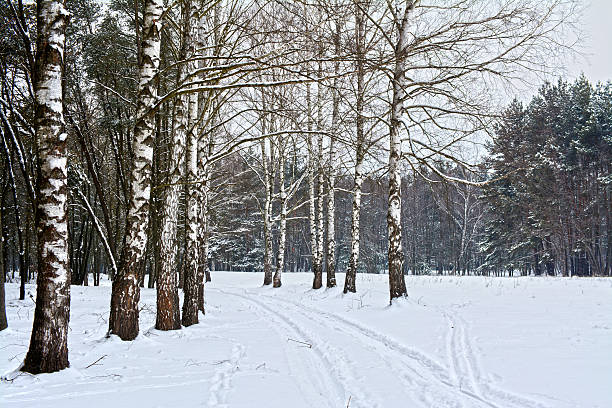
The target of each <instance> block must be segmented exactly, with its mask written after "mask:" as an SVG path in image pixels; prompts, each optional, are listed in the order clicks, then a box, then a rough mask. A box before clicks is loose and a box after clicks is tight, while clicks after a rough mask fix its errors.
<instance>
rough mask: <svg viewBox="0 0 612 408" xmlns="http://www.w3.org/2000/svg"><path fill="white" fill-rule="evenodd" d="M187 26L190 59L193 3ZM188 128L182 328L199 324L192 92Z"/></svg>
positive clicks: (194, 30)
mask: <svg viewBox="0 0 612 408" xmlns="http://www.w3.org/2000/svg"><path fill="white" fill-rule="evenodd" d="M186 8H187V9H188V10H187V11H188V20H187V21H188V24H187V26H186V27H185V31H186V35H185V37H186V38H185V43H186V45H187V47H188V54H187V56H188V57H190V58H192V57H194V56H195V53H196V39H197V36H198V24H199V18H198V8H197V2H196V1H195V0H191V1H189V2H188V3H187V6H186ZM196 69H197V63H196V62H195V61H190V62H189V63H188V64H187V72H194V71H195V70H196ZM188 118H189V120H188V126H187V148H186V161H187V162H186V164H187V172H186V176H187V177H186V186H187V194H186V201H187V202H186V221H185V222H186V226H187V230H186V231H185V239H186V240H187V245H186V251H185V262H184V264H185V299H184V301H183V319H182V321H183V325H185V326H190V325H192V324H196V323H198V294H199V293H198V291H199V289H200V285H199V282H198V264H199V262H198V258H199V251H198V195H199V194H198V189H199V187H198V186H197V185H196V184H195V183H196V181H197V177H198V134H197V132H196V123H197V120H198V95H197V93H196V92H192V93H190V94H189V95H188Z"/></svg>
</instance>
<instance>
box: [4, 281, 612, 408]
mask: <svg viewBox="0 0 612 408" xmlns="http://www.w3.org/2000/svg"><path fill="white" fill-rule="evenodd" d="M385 278H386V277H384V276H368V275H366V276H361V277H360V279H359V281H358V285H359V286H358V290H359V291H360V292H359V293H358V294H356V295H342V293H341V290H340V289H339V288H336V289H332V290H319V291H312V290H309V289H308V287H309V283H310V279H311V275H310V274H286V275H285V285H284V286H283V287H282V288H281V289H272V288H262V287H260V286H259V285H260V280H261V275H260V274H238V273H216V274H215V276H214V279H215V281H214V282H213V284H211V285H209V286H208V287H207V294H206V296H207V307H208V312H207V315H206V317H204V318H203V319H202V322H201V323H200V324H199V325H197V326H192V327H190V328H188V329H183V330H180V331H175V332H159V331H156V330H154V329H153V328H152V327H153V325H154V321H155V315H154V312H155V291H154V290H147V289H145V290H143V294H142V302H141V308H142V311H141V335H140V336H139V337H138V338H137V339H136V340H135V341H134V342H131V343H124V342H121V341H119V340H118V339H116V338H110V339H107V338H105V336H104V334H105V331H106V318H107V314H108V302H109V289H110V288H109V287H101V288H94V287H87V288H82V287H73V300H72V314H71V324H70V326H71V331H70V337H69V347H70V361H71V367H70V368H69V369H67V370H64V371H62V372H60V373H57V374H52V375H41V376H37V377H31V376H28V375H21V376H18V377H16V376H17V375H18V373H17V372H15V371H13V370H14V369H15V368H16V367H18V365H19V363H20V361H21V360H22V359H23V356H24V352H25V350H26V349H27V342H28V339H29V330H30V325H31V318H32V315H33V302H32V300H31V299H28V300H26V301H21V302H20V301H18V300H16V299H15V298H16V295H17V293H18V288H17V286H15V285H11V284H9V285H7V289H8V294H7V295H8V296H7V298H8V300H9V304H8V308H7V309H8V314H9V319H10V322H9V324H10V328H9V329H8V330H5V331H3V332H1V333H0V372H1V373H2V374H4V375H5V378H6V379H5V380H4V381H3V382H2V383H1V384H0V406H2V407H13V406H15V407H17V406H19V407H36V406H41V405H42V404H43V403H44V404H46V405H48V406H62V407H72V406H74V407H76V406H79V407H82V406H83V405H85V406H88V408H90V407H96V406H108V405H111V406H112V405H115V406H118V407H122V406H128V405H134V404H136V405H137V406H148V407H149V406H151V407H167V406H182V407H346V406H347V404H349V406H350V407H354V408H355V407H368V408H370V407H381V408H387V407H465V408H471V407H474V408H480V407H483V408H487V407H497V408H523V407H525V408H536V407H542V408H544V407H551V408H557V407H559V408H564V407H608V406H612V395H609V392H608V391H609V384H610V382H611V380H612V353H610V351H609V350H611V349H612V281H610V280H605V279H601V280H594V279H593V280H586V279H585V280H564V279H530V278H525V279H485V278H434V277H419V278H413V277H409V278H408V281H407V284H408V286H409V293H410V299H407V300H404V301H402V302H399V304H395V305H394V306H392V307H388V306H387V304H386V303H387V302H386V293H387V292H386V284H385ZM340 279H342V277H340ZM340 281H341V280H340ZM29 290H30V291H32V292H34V287H31V288H29ZM98 359H100V360H99V361H97V360H98ZM92 363H94V364H93V365H92ZM349 400H350V402H349Z"/></svg>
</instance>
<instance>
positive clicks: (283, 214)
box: [273, 138, 288, 288]
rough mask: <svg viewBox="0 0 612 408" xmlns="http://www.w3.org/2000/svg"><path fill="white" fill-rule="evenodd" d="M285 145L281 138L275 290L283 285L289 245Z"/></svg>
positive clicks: (279, 149)
mask: <svg viewBox="0 0 612 408" xmlns="http://www.w3.org/2000/svg"><path fill="white" fill-rule="evenodd" d="M284 146H285V145H284V143H283V141H282V140H281V139H280V138H279V148H278V172H279V173H278V184H279V196H280V202H281V208H280V225H279V237H278V256H277V258H276V272H275V273H274V283H273V286H274V287H275V288H280V287H281V285H282V281H281V277H282V273H283V270H284V269H285V247H286V244H287V201H288V199H287V189H286V188H285V149H284Z"/></svg>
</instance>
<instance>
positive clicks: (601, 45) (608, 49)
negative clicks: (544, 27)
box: [568, 0, 612, 82]
mask: <svg viewBox="0 0 612 408" xmlns="http://www.w3.org/2000/svg"><path fill="white" fill-rule="evenodd" d="M584 1H585V2H587V3H589V6H588V7H587V9H586V10H585V15H584V20H583V21H584V27H583V28H584V32H585V34H586V36H587V37H588V38H586V39H585V43H584V45H585V52H586V54H587V56H586V60H585V58H578V59H577V60H576V61H568V71H569V72H568V73H569V74H570V75H571V76H572V77H575V76H577V75H579V74H580V72H581V71H583V72H584V73H585V75H586V76H587V78H588V79H589V80H591V81H592V82H597V81H606V80H612V0H584Z"/></svg>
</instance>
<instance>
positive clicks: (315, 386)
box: [217, 289, 380, 408]
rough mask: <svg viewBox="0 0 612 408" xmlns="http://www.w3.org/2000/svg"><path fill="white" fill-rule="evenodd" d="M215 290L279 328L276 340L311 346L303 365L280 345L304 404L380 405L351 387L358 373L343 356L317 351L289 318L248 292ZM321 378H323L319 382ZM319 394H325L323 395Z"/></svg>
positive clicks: (313, 340)
mask: <svg viewBox="0 0 612 408" xmlns="http://www.w3.org/2000/svg"><path fill="white" fill-rule="evenodd" d="M217 290H218V291H219V292H220V293H223V294H226V295H230V296H235V297H238V298H240V299H242V300H243V301H246V302H248V303H249V304H251V305H253V306H254V307H255V309H256V310H258V311H259V312H260V313H262V314H263V315H264V317H267V318H268V319H269V320H270V321H272V322H274V323H276V324H277V325H278V326H281V327H282V328H283V329H284V330H283V331H282V332H281V331H278V327H276V326H272V327H273V328H274V329H275V330H277V332H278V333H279V336H280V335H281V334H284V335H285V337H286V338H287V339H286V341H284V342H283V343H287V342H289V341H291V340H289V339H293V340H298V341H303V342H304V343H308V344H311V345H312V347H308V346H306V345H303V347H304V350H302V353H301V354H302V355H304V353H307V354H306V356H307V358H308V357H309V356H310V357H313V356H314V357H315V359H312V358H310V359H309V360H310V362H309V363H307V364H305V362H304V361H303V360H302V361H298V362H296V361H295V360H296V354H297V352H296V350H295V349H293V348H292V349H291V350H289V349H288V348H287V346H286V345H284V347H285V355H286V357H287V359H288V361H289V362H290V366H291V367H292V368H291V370H292V372H293V375H295V376H297V377H300V378H297V380H298V381H297V384H298V386H299V388H300V391H301V392H302V395H303V396H304V397H305V399H306V400H307V401H309V406H312V407H323V406H329V407H338V406H344V404H345V403H346V399H348V398H349V396H351V397H352V401H351V406H352V407H356V408H359V407H363V408H366V407H371V408H376V407H380V405H379V404H378V403H377V402H375V401H372V400H371V397H370V396H369V395H367V394H366V393H364V392H363V390H361V389H359V388H357V387H354V386H353V385H354V374H353V373H357V372H358V370H357V369H356V368H355V367H350V366H351V365H352V363H350V360H349V359H348V358H346V356H345V355H344V353H343V352H341V351H340V350H339V349H334V348H331V347H330V348H328V349H320V348H317V347H316V346H315V345H316V344H321V343H322V341H321V340H320V339H318V338H317V337H316V336H315V335H314V334H313V333H312V332H308V331H306V330H305V329H304V328H302V327H300V326H299V325H297V324H296V323H294V320H295V319H293V316H287V315H286V314H284V313H279V311H278V310H275V309H273V308H271V307H270V306H268V305H266V304H265V303H263V302H261V301H259V300H257V299H253V298H252V297H250V296H247V294H248V292H243V293H234V292H229V291H226V290H220V289H217ZM287 336H289V337H287ZM298 344H299V343H298ZM313 360H316V361H313ZM295 365H299V366H302V368H306V369H307V370H308V374H307V375H304V374H303V370H301V369H299V368H297V369H296V368H295ZM322 376H324V377H326V378H325V379H322V378H320V377H322ZM304 382H307V383H309V384H310V387H309V388H307V387H305V386H304V384H303V383H304ZM317 390H318V391H317ZM322 390H325V392H323V391H322ZM345 398H346V399H345ZM357 398H358V399H359V402H357V401H356V400H357Z"/></svg>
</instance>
